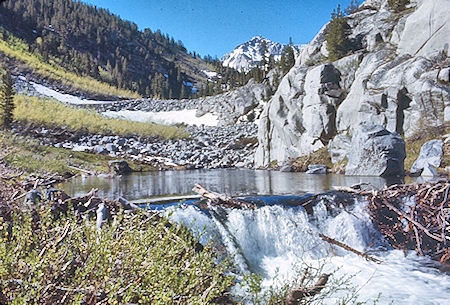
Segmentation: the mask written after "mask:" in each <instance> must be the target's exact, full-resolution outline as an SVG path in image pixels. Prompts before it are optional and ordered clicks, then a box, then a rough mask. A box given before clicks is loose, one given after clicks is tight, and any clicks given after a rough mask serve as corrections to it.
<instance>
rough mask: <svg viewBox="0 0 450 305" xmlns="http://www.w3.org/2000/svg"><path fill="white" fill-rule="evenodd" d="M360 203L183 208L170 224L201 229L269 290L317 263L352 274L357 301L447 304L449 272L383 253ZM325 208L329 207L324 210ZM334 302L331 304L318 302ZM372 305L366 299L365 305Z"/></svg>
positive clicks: (412, 256)
mask: <svg viewBox="0 0 450 305" xmlns="http://www.w3.org/2000/svg"><path fill="white" fill-rule="evenodd" d="M366 205H367V203H366V202H364V201H362V200H356V201H355V203H354V204H352V205H350V206H347V207H345V208H334V209H330V208H329V207H328V206H327V205H326V202H325V201H324V200H319V201H318V202H317V203H315V205H314V207H313V209H312V213H307V211H306V210H305V209H304V208H303V207H287V206H283V205H270V206H262V207H259V208H256V209H255V210H239V209H227V208H222V207H216V208H214V209H213V210H211V211H201V210H200V209H199V208H197V207H195V206H185V207H182V208H177V209H174V210H173V211H172V214H171V218H172V220H174V221H177V222H180V223H184V224H186V225H188V226H190V227H191V228H192V230H193V231H194V232H197V233H199V232H204V233H203V234H202V237H201V239H202V240H201V241H202V242H207V241H209V240H214V241H215V242H218V243H221V244H222V245H223V246H224V247H226V249H227V252H228V253H229V254H231V255H232V256H233V258H234V259H235V265H236V268H237V270H239V272H240V273H244V272H247V271H251V272H256V273H259V274H261V275H262V276H263V278H264V281H263V284H264V285H266V286H269V285H270V284H272V282H273V280H274V278H275V277H280V276H281V277H283V278H287V279H289V278H290V277H292V276H295V274H294V270H295V266H297V265H298V264H302V263H305V262H306V263H309V264H314V263H323V264H325V267H324V268H325V269H324V270H325V271H332V270H338V271H337V272H336V275H337V276H340V275H351V276H353V278H352V283H353V284H354V285H355V286H357V287H359V288H358V289H359V292H358V293H359V295H360V297H361V298H362V300H370V301H372V300H375V299H376V298H377V297H378V295H379V294H380V293H381V296H380V299H379V303H378V304H390V303H391V302H393V303H394V304H397V303H400V304H447V303H446V302H448V300H449V299H450V280H449V277H448V275H446V274H445V273H443V272H441V271H439V270H438V268H435V267H433V265H434V264H435V263H434V262H433V261H431V260H430V259H428V258H424V257H418V256H416V255H415V254H414V253H412V252H410V253H408V256H407V257H405V255H404V253H403V252H402V251H399V250H394V249H392V248H390V247H389V246H388V245H387V244H386V243H385V242H384V241H383V238H382V237H381V235H380V234H379V233H378V232H377V231H376V230H375V229H374V228H373V226H372V223H371V220H370V217H369V215H368V213H367V212H366ZM327 207H328V208H327ZM319 232H320V233H323V234H325V235H327V236H330V237H332V238H334V239H336V240H338V241H340V242H343V243H345V244H347V245H348V246H350V247H352V248H355V249H357V250H359V251H361V252H366V251H370V253H371V255H374V256H376V257H377V258H379V259H380V260H382V261H383V263H382V264H376V263H373V262H368V261H366V260H365V259H364V258H362V257H359V256H357V255H356V254H354V253H351V252H348V251H346V250H344V249H341V248H338V247H335V246H331V245H330V244H328V243H327V242H325V241H323V240H322V239H320V238H319V236H318V233H319ZM325 303H327V304H335V303H336V299H333V298H331V299H329V300H325ZM370 303H372V302H370Z"/></svg>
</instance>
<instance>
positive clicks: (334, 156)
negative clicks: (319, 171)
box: [328, 134, 352, 163]
mask: <svg viewBox="0 0 450 305" xmlns="http://www.w3.org/2000/svg"><path fill="white" fill-rule="evenodd" d="M351 141H352V140H351V138H349V137H348V136H347V135H345V134H338V135H337V136H335V137H334V138H333V140H331V141H330V143H328V154H329V155H330V157H331V162H332V163H336V162H340V161H342V160H344V159H345V157H347V154H348V151H349V150H350V144H351Z"/></svg>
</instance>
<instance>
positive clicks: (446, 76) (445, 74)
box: [438, 68, 450, 83]
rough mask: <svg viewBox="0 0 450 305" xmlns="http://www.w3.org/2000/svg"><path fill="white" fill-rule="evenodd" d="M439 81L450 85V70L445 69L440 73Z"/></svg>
mask: <svg viewBox="0 0 450 305" xmlns="http://www.w3.org/2000/svg"><path fill="white" fill-rule="evenodd" d="M438 79H439V80H440V81H441V82H446V83H450V68H445V69H442V70H441V71H439V74H438Z"/></svg>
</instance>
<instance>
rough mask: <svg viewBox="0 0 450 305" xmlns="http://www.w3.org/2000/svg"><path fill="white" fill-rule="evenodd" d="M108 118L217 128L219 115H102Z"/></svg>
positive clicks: (189, 111) (190, 112) (131, 112)
mask: <svg viewBox="0 0 450 305" xmlns="http://www.w3.org/2000/svg"><path fill="white" fill-rule="evenodd" d="M102 115H103V116H105V117H108V118H118V119H125V120H130V121H134V122H152V123H159V124H165V125H173V124H181V123H184V124H187V125H202V124H203V125H206V126H217V124H218V122H219V119H218V117H217V115H214V114H212V113H206V114H205V115H202V116H200V117H197V116H196V110H195V109H184V110H176V111H161V112H149V111H141V110H121V111H106V112H103V113H102Z"/></svg>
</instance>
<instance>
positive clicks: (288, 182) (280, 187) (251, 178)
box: [63, 169, 401, 200]
mask: <svg viewBox="0 0 450 305" xmlns="http://www.w3.org/2000/svg"><path fill="white" fill-rule="evenodd" d="M362 182H366V183H370V184H371V185H373V186H374V187H375V188H380V187H382V186H384V185H386V184H390V183H392V182H396V183H398V182H401V181H387V180H386V179H384V178H380V177H356V176H345V175H335V174H328V175H309V174H305V173H284V172H278V171H268V170H248V169H213V170H188V171H161V172H145V173H133V174H130V175H126V176H121V177H114V178H100V177H95V176H90V177H84V178H83V177H77V178H74V179H72V180H71V181H69V182H67V183H65V184H64V185H63V189H64V190H65V191H66V192H67V193H68V194H69V195H71V196H77V195H81V194H84V193H87V192H89V191H90V190H91V189H92V188H97V189H99V195H101V196H103V197H107V198H117V197H119V196H123V197H125V198H126V199H128V200H134V199H142V198H150V197H155V196H165V195H180V194H183V195H184V194H191V193H192V191H191V190H192V188H193V186H194V184H196V183H199V184H201V185H203V186H204V187H205V188H207V189H209V190H211V191H215V192H219V193H225V194H228V195H234V196H236V195H298V194H304V193H318V192H322V191H327V190H330V189H332V188H333V186H351V185H354V184H357V183H362Z"/></svg>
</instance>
